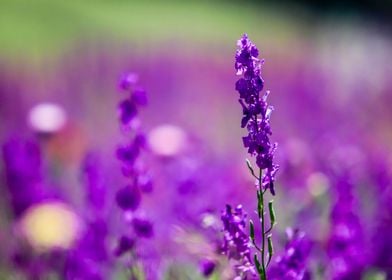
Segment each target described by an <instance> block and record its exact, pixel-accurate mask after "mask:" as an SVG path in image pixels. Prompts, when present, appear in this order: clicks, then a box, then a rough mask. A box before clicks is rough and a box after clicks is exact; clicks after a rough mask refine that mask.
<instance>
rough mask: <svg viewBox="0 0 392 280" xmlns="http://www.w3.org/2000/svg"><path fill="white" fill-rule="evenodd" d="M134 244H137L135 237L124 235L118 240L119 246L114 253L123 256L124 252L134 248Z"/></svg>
mask: <svg viewBox="0 0 392 280" xmlns="http://www.w3.org/2000/svg"><path fill="white" fill-rule="evenodd" d="M134 246H135V239H133V238H131V237H128V236H125V235H123V236H121V237H120V239H119V241H118V244H117V248H116V250H115V252H114V254H115V255H116V256H117V257H119V256H122V255H123V254H124V253H127V252H128V251H130V250H132V249H133V247H134Z"/></svg>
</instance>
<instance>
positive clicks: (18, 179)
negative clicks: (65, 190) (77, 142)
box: [3, 139, 52, 217]
mask: <svg viewBox="0 0 392 280" xmlns="http://www.w3.org/2000/svg"><path fill="white" fill-rule="evenodd" d="M3 160H4V170H5V177H6V186H7V187H8V193H9V196H10V201H11V207H12V209H13V212H14V215H15V216H16V217H19V216H20V215H21V214H22V213H23V212H24V211H25V210H26V209H27V208H29V207H30V206H31V205H33V204H34V203H37V202H40V201H42V200H44V199H46V198H50V197H52V196H51V195H50V194H49V192H48V190H47V189H46V188H45V186H44V184H43V182H42V179H43V178H42V170H41V167H42V163H41V151H40V148H39V146H38V144H37V143H35V142H33V141H26V140H22V139H11V140H9V141H8V142H6V143H5V144H4V145H3Z"/></svg>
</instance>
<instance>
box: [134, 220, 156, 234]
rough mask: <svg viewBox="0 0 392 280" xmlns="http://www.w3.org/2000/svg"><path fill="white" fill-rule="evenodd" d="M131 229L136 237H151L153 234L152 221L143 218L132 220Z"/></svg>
mask: <svg viewBox="0 0 392 280" xmlns="http://www.w3.org/2000/svg"><path fill="white" fill-rule="evenodd" d="M132 225H133V229H134V231H135V233H136V235H137V236H138V237H142V238H151V237H152V236H153V235H154V231H153V225H152V223H151V222H150V221H149V220H147V219H144V218H134V219H133V220H132Z"/></svg>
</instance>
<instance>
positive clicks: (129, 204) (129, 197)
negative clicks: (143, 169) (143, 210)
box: [116, 185, 142, 211]
mask: <svg viewBox="0 0 392 280" xmlns="http://www.w3.org/2000/svg"><path fill="white" fill-rule="evenodd" d="M141 199H142V197H141V194H140V191H139V188H138V187H137V186H135V185H126V186H125V187H123V188H122V189H120V190H119V191H118V192H117V193H116V202H117V205H118V206H119V207H120V208H121V209H123V210H132V211H134V210H136V209H137V208H138V207H139V205H140V202H141Z"/></svg>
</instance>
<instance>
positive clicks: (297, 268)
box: [269, 228, 312, 280]
mask: <svg viewBox="0 0 392 280" xmlns="http://www.w3.org/2000/svg"><path fill="white" fill-rule="evenodd" d="M286 234H287V239H288V240H287V243H286V246H285V250H284V253H283V254H282V255H281V256H278V257H277V258H276V262H275V263H274V264H273V265H272V266H271V267H270V269H269V277H270V278H271V279H272V280H273V279H276V280H309V279H310V273H309V272H308V271H307V269H306V267H307V259H308V256H309V253H310V250H311V247H312V243H311V242H310V240H308V239H307V238H306V236H305V233H303V232H301V231H299V230H292V229H290V228H289V229H287V230H286Z"/></svg>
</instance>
